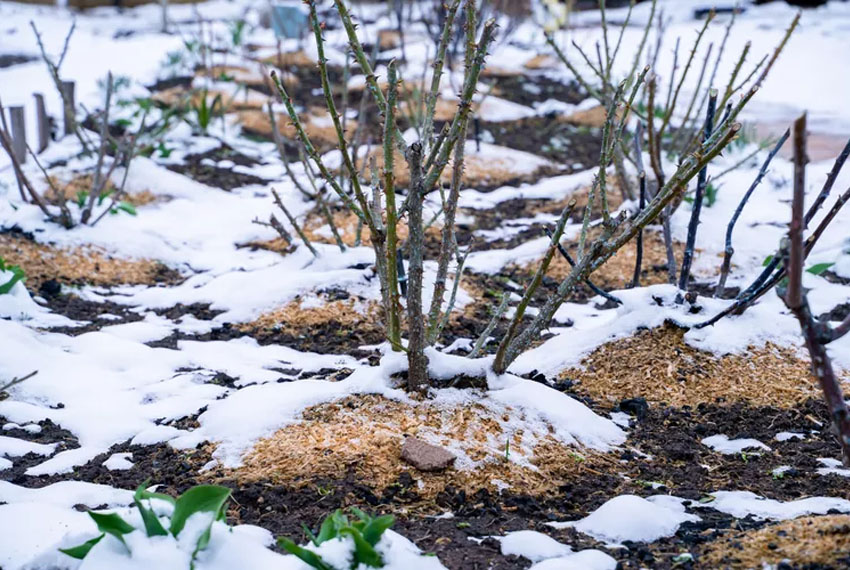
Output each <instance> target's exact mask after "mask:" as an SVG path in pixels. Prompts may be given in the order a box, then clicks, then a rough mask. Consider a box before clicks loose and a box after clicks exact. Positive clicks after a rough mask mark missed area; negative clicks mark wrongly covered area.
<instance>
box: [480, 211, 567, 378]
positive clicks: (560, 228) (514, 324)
mask: <svg viewBox="0 0 850 570" xmlns="http://www.w3.org/2000/svg"><path fill="white" fill-rule="evenodd" d="M575 205H576V202H575V200H570V202H569V204H567V205H566V207H565V208H564V210H563V211H562V212H561V217H560V218H559V219H558V224H557V225H556V226H555V231H554V232H552V237H551V238H550V242H549V247H548V248H547V249H546V254H545V255H544V256H543V259H542V261H541V262H540V265H539V266H538V268H537V272H536V273H535V274H534V277H533V278H532V279H531V283H529V284H528V287H526V289H525V294H524V295H523V296H522V299H521V300H520V302H519V305H517V307H516V309H515V310H514V315H513V317H512V318H511V322H510V324H509V325H508V330H507V331H506V332H505V336H504V337H502V341H501V342H500V343H499V348H498V350H497V351H496V359H495V363H496V364H494V370H495V371H496V373H498V374H501V373H503V372H504V371H505V370H506V369H507V366H505V367H504V368H502V367H500V366H499V365H498V363H500V362H503V361H504V360H505V359H506V358H507V351H508V348H509V346H510V344H511V341H513V339H514V337H516V335H517V332H518V331H519V326H520V324H521V323H522V318H523V316H524V315H525V310H526V309H527V308H528V305H529V303H531V299H532V297H533V296H534V292H535V291H537V288H538V287H539V286H540V283H542V282H543V277H544V276H545V275H546V271H547V270H548V269H549V264H550V263H551V262H552V257H554V255H555V252H556V251H557V250H558V244H559V242H560V241H561V236H562V235H564V227H565V226H566V224H567V220H568V219H569V217H570V214H571V213H572V211H573V209H574V208H575Z"/></svg>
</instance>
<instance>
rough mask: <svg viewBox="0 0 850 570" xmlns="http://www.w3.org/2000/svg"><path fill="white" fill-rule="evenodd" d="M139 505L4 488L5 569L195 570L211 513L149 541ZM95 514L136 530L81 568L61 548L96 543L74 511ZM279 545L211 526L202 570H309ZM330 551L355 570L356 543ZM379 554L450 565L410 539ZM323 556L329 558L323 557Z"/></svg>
mask: <svg viewBox="0 0 850 570" xmlns="http://www.w3.org/2000/svg"><path fill="white" fill-rule="evenodd" d="M131 502H132V492H130V491H119V490H116V489H112V488H110V487H108V486H105V485H95V484H92V483H82V482H70V481H66V482H61V483H54V484H53V485H49V486H47V487H44V488H41V489H27V488H24V487H18V486H16V485H13V484H11V483H7V482H2V481H0V503H7V504H0V566H2V568H4V569H5V570H19V569H24V568H30V569H40V568H48V567H49V568H55V569H56V570H71V569H74V570H80V569H82V570H113V569H115V568H121V569H140V570H141V569H147V568H159V569H162V570H184V569H186V568H188V567H189V563H190V561H191V557H192V553H193V551H194V550H195V545H196V542H197V538H198V537H199V536H200V533H201V532H203V531H204V529H205V528H206V526H207V525H208V524H209V523H210V516H211V515H209V514H208V513H196V514H194V515H192V516H191V517H190V518H189V520H188V521H187V523H186V527H185V528H184V530H183V531H182V532H181V533H180V535H179V536H178V537H176V538H175V537H173V536H171V535H168V536H155V537H148V536H146V535H145V532H144V530H142V529H143V528H144V527H143V525H142V521H141V517H140V515H139V513H138V510H136V508H135V507H127V506H126V505H129V504H130V503H131ZM77 504H84V505H87V506H89V507H96V506H98V505H100V506H102V505H104V504H106V505H110V506H111V507H113V508H115V507H117V510H116V511H114V512H117V514H118V515H119V516H121V518H123V519H124V520H125V521H127V522H128V523H130V524H131V525H133V526H134V527H136V528H137V529H140V530H137V531H135V532H132V533H130V534H127V535H124V540H125V542H126V546H125V545H124V544H122V543H121V542H119V541H118V540H117V539H116V538H114V537H113V536H111V535H106V536H105V537H104V538H103V539H102V540H101V541H100V542H98V543H97V545H95V546H94V548H92V550H91V551H90V552H89V554H88V555H87V556H86V558H85V559H84V560H83V561H82V563H81V564H80V563H79V562H77V561H76V560H74V559H72V558H70V557H68V556H66V555H64V554H62V553H60V552H59V551H58V549H59V548H68V547H71V546H77V545H78V544H81V543H82V542H84V541H85V540H88V539H89V538H93V537H95V536H97V534H98V533H97V531H96V528H95V525H94V523H93V522H92V520H91V518H90V517H89V516H88V515H87V514H86V513H83V512H79V511H77V510H75V509H74V505H77ZM152 506H153V508H154V510H155V512H156V513H157V515H159V516H163V515H166V516H167V515H169V514H170V512H171V506H170V505H169V504H168V503H165V502H164V501H158V500H154V501H152ZM273 542H274V538H273V537H272V535H271V533H270V532H269V531H267V530H265V529H263V528H260V527H256V526H251V525H238V526H235V527H228V526H227V525H225V524H224V523H222V522H213V523H212V533H211V539H210V542H209V546H208V547H207V548H206V549H205V550H203V551H201V552H200V554H199V555H198V557H197V560H196V563H195V568H198V569H199V570H231V569H232V568H236V567H239V568H246V569H250V570H306V569H307V566H306V565H304V564H303V563H302V562H301V561H300V560H298V559H297V558H296V557H295V556H292V555H281V554H277V553H275V552H273V551H272V550H270V549H269V547H270V546H271V545H272V544H273ZM336 543H337V544H335V545H329V548H327V549H326V550H331V549H332V548H333V547H336V550H337V552H336V554H337V556H336V557H331V556H328V557H327V560H328V561H329V562H331V561H332V560H337V561H338V562H340V564H339V565H337V566H336V568H338V570H348V568H349V565H348V564H347V563H345V564H343V563H342V562H343V561H347V560H350V559H351V557H352V556H353V549H354V545H353V541H352V540H351V538H346V539H344V540H340V541H336ZM376 548H377V550H378V552H379V553H380V554H381V555H382V556H383V558H384V561H385V562H386V565H385V568H387V569H388V570H402V569H404V570H441V569H443V568H444V567H443V565H442V564H440V561H439V560H437V559H436V558H434V557H429V556H424V555H423V554H422V552H421V551H420V550H419V549H418V548H417V547H416V546H415V545H414V544H413V543H412V542H410V541H409V540H407V539H406V538H404V537H403V536H401V535H399V534H397V533H395V532H393V531H392V530H389V531H387V532H386V533H384V535H383V536H382V538H381V540H380V541H379V542H378V544H377V547H376ZM322 554H323V556H324V555H326V554H330V552H327V553H326V552H325V550H323V551H322Z"/></svg>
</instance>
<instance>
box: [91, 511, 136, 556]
mask: <svg viewBox="0 0 850 570" xmlns="http://www.w3.org/2000/svg"><path fill="white" fill-rule="evenodd" d="M89 516H90V517H91V518H92V520H94V523H95V524H96V525H97V530H99V531H100V532H104V533H106V534H111V535H112V536H114V537H115V538H117V539H118V540H120V541H121V544H123V545H124V546H127V543H126V542H124V535H125V534H129V533H131V532H133V531H134V530H136V529H135V528H134V527H133V525H131V524H130V523H128V522H127V521H125V520H124V519H122V518H121V517H120V516H119V515H118V514H117V513H96V512H94V511H89ZM127 550H129V548H128V549H127Z"/></svg>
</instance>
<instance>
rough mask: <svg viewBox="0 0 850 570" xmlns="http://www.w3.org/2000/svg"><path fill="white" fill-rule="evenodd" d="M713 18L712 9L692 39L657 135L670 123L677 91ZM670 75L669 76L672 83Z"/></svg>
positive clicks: (662, 132)
mask: <svg viewBox="0 0 850 570" xmlns="http://www.w3.org/2000/svg"><path fill="white" fill-rule="evenodd" d="M712 20H714V11H713V10H712V11H711V12H710V13H709V15H708V17H707V18H706V19H705V24H703V26H702V29H700V31H699V34H698V35H697V39H696V41H694V45H693V47H692V48H691V55H690V56H688V61H687V63H685V68H684V69H683V70H682V76H681V77H680V78H679V83H678V84H677V85H676V91H675V93H674V94H673V100H672V101H670V103H669V104H668V105H667V112H666V113H665V115H664V121H663V122H662V123H661V128H659V129H658V135H659V137H660V136H661V135H663V134H664V131H665V129H666V128H667V126H668V125H669V124H670V119H672V118H673V110H674V109H675V107H676V101H678V99H679V92H680V91H681V89H682V85H683V84H684V83H685V78H686V77H687V76H688V71H690V69H691V63H693V61H694V56H695V55H696V53H697V48H698V47H699V44H700V42H701V41H702V37H703V35H705V30H706V29H708V25H709V24H710V23H711V21H712ZM672 79H673V78H672V76H671V77H670V80H671V84H672Z"/></svg>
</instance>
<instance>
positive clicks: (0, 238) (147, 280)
mask: <svg viewBox="0 0 850 570" xmlns="http://www.w3.org/2000/svg"><path fill="white" fill-rule="evenodd" d="M0 257H3V259H5V260H6V261H7V262H8V263H11V264H17V265H20V266H21V269H23V270H24V273H26V276H27V277H26V282H25V284H26V286H27V289H29V290H30V291H38V290H39V288H40V287H41V285H42V283H44V282H45V281H49V280H51V279H53V280H56V281H58V282H60V283H63V284H65V285H100V286H112V285H139V284H146V285H150V284H153V283H162V282H169V283H174V282H176V281H179V279H180V275H179V273H177V272H176V271H174V270H173V269H169V268H168V267H166V266H165V265H163V264H162V263H160V262H158V261H154V260H151V259H122V258H120V257H113V256H111V255H109V254H108V253H106V252H105V251H102V250H99V249H97V248H95V247H73V248H60V247H56V246H53V245H48V244H42V243H38V242H35V241H32V240H30V239H27V238H25V237H22V236H18V235H15V234H0Z"/></svg>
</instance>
